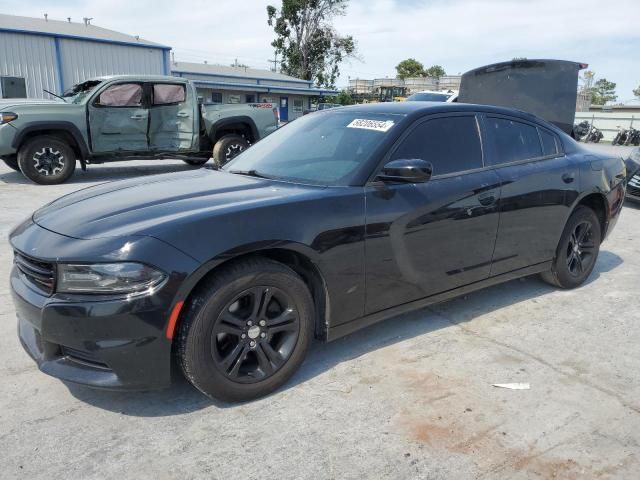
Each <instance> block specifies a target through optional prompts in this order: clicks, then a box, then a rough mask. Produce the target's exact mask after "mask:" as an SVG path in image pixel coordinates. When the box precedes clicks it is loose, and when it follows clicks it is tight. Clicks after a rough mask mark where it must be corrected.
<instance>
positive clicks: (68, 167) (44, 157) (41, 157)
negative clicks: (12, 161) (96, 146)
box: [18, 135, 76, 185]
mask: <svg viewBox="0 0 640 480" xmlns="http://www.w3.org/2000/svg"><path fill="white" fill-rule="evenodd" d="M18 165H19V166H20V171H21V172H22V173H23V174H24V176H25V177H27V178H28V179H29V180H31V181H33V182H35V183H38V184H40V185H57V184H59V183H63V182H66V181H67V180H68V179H69V177H71V175H73V172H74V171H75V169H76V155H75V153H74V151H73V149H72V148H71V147H70V146H69V144H68V143H67V142H65V141H64V140H62V139H60V138H58V137H54V136H51V135H41V136H38V137H34V138H32V139H30V140H27V141H26V142H25V143H24V145H22V147H20V150H19V151H18Z"/></svg>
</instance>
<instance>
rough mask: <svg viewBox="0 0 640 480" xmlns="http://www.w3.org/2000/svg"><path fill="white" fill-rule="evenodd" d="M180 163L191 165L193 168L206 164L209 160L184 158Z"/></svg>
mask: <svg viewBox="0 0 640 480" xmlns="http://www.w3.org/2000/svg"><path fill="white" fill-rule="evenodd" d="M182 161H183V162H184V163H186V164H187V165H191V166H194V167H201V166H202V165H204V164H205V163H207V162H208V161H209V159H208V158H184V159H183V160H182Z"/></svg>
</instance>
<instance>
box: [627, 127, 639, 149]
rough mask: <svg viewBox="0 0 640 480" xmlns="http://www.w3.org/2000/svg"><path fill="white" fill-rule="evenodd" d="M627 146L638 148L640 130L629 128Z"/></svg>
mask: <svg viewBox="0 0 640 480" xmlns="http://www.w3.org/2000/svg"><path fill="white" fill-rule="evenodd" d="M624 144H625V145H635V146H636V147H637V146H638V145H640V130H637V129H635V128H633V127H629V132H628V133H627V139H626V141H625V142H624Z"/></svg>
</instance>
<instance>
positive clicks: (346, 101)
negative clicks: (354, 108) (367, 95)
mask: <svg viewBox="0 0 640 480" xmlns="http://www.w3.org/2000/svg"><path fill="white" fill-rule="evenodd" d="M335 101H336V102H335V103H339V104H340V105H353V104H354V103H356V102H355V100H354V99H353V97H352V96H351V94H350V93H349V92H348V91H347V90H340V93H339V94H338V95H337V96H336V97H335Z"/></svg>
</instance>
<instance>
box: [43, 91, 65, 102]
mask: <svg viewBox="0 0 640 480" xmlns="http://www.w3.org/2000/svg"><path fill="white" fill-rule="evenodd" d="M42 90H43V91H44V92H45V93H48V94H49V95H52V96H54V97H56V98H59V99H60V100H62V101H63V102H64V103H67V101H66V100H65V99H64V98H63V97H61V96H60V95H57V94H55V93H53V92H50V91H49V90H47V89H46V88H43V89H42Z"/></svg>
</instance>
